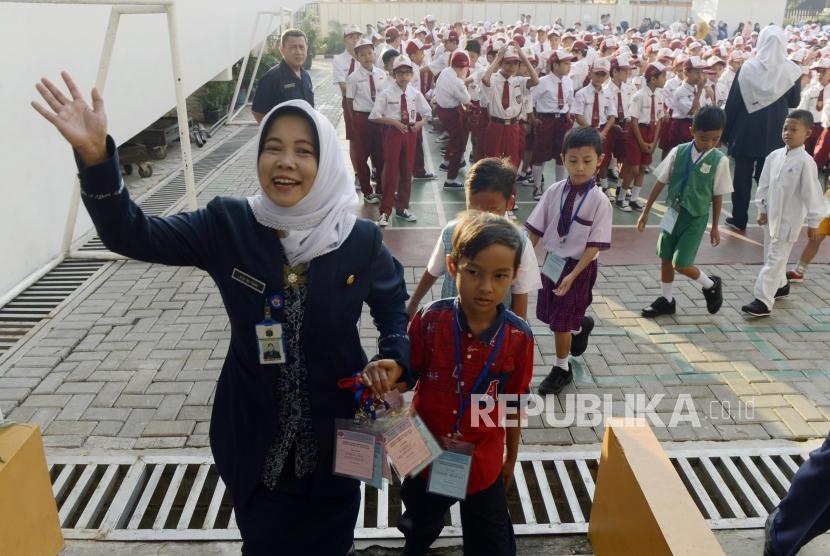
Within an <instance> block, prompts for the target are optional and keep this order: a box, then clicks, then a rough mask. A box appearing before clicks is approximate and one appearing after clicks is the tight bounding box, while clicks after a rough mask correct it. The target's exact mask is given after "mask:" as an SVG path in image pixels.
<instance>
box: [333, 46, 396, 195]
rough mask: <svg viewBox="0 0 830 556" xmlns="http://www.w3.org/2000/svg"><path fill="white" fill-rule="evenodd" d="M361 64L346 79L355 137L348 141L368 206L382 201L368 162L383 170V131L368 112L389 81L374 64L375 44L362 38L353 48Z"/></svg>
mask: <svg viewBox="0 0 830 556" xmlns="http://www.w3.org/2000/svg"><path fill="white" fill-rule="evenodd" d="M354 51H355V56H357V59H358V62H360V65H359V66H358V68H357V69H356V70H355V71H354V72H352V74H351V75H349V77H348V78H346V112H344V117H348V119H349V120H350V121H351V123H352V124H351V125H352V138H351V139H350V140H349V145H350V148H349V152H350V154H351V159H352V167H354V170H355V172H356V173H357V178H358V183H359V185H360V191H361V192H362V193H363V201H364V202H365V203H367V204H377V203H379V202H380V195H378V193H377V192H376V191H374V190H373V189H372V183H371V175H370V172H369V167H368V166H367V165H366V161H367V159H370V158H371V160H372V166H373V167H374V168H375V170H376V171H377V172H378V173H382V170H383V150H382V144H381V129H380V126H378V125H377V124H373V123H371V122H369V113H370V112H371V111H372V108H374V106H375V99H377V96H378V94H379V92H380V91H382V90H383V89H384V88H385V87H386V85H387V81H388V79H389V77H388V75H387V74H386V72H385V71H383V70H382V69H380V68H379V67H377V66H376V65H375V50H374V48H373V46H372V41H370V40H369V39H361V40H360V41H359V42H358V43H357V44H356V45H355V48H354ZM378 189H380V188H378Z"/></svg>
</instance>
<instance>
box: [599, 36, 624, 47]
mask: <svg viewBox="0 0 830 556" xmlns="http://www.w3.org/2000/svg"><path fill="white" fill-rule="evenodd" d="M619 45H620V43H619V42H618V41H617V37H615V36H614V35H610V36H608V37H605V40H604V41H602V44H601V45H600V50H605V49H606V48H617V47H618V46H619Z"/></svg>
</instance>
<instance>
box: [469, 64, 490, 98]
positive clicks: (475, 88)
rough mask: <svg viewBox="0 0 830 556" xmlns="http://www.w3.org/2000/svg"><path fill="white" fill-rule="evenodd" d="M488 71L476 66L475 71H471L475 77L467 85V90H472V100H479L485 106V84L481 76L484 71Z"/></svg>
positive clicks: (471, 74) (471, 75)
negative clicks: (483, 98) (483, 100)
mask: <svg viewBox="0 0 830 556" xmlns="http://www.w3.org/2000/svg"><path fill="white" fill-rule="evenodd" d="M485 71H487V70H486V69H484V68H481V67H479V66H476V67H475V68H474V69H473V71H471V72H470V77H472V78H473V81H472V82H471V83H470V84H469V85H467V90H468V91H469V92H470V101H472V102H478V103H479V104H480V105H481V106H484V104H483V103H482V97H484V94H483V92H482V91H483V85H482V84H481V78H482V77H483V76H484V72H485Z"/></svg>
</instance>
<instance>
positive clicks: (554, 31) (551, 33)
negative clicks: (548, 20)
mask: <svg viewBox="0 0 830 556" xmlns="http://www.w3.org/2000/svg"><path fill="white" fill-rule="evenodd" d="M553 36H557V37H561V36H562V32H561V31H560V30H559V29H557V28H556V27H554V28H553V29H551V30H549V31H548V37H553Z"/></svg>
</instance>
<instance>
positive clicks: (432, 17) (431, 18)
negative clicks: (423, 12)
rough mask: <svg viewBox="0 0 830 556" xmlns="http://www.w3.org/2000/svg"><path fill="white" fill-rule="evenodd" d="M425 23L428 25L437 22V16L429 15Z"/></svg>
mask: <svg viewBox="0 0 830 556" xmlns="http://www.w3.org/2000/svg"><path fill="white" fill-rule="evenodd" d="M424 21H425V22H426V23H432V22H433V21H435V16H434V15H428V16H426V17H425V18H424Z"/></svg>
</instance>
